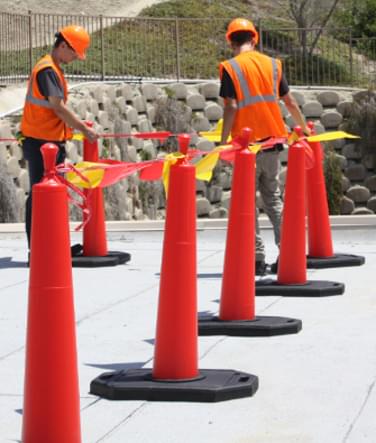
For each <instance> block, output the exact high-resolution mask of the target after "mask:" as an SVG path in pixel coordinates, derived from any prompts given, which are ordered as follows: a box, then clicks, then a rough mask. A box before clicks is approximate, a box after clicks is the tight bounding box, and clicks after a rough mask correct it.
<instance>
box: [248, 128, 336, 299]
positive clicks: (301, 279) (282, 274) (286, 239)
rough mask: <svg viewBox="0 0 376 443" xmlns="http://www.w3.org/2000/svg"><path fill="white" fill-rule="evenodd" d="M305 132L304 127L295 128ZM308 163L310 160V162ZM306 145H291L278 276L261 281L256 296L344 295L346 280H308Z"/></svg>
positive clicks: (297, 131) (258, 283)
mask: <svg viewBox="0 0 376 443" xmlns="http://www.w3.org/2000/svg"><path fill="white" fill-rule="evenodd" d="M295 132H296V133H297V134H298V135H302V130H301V128H299V127H297V128H295ZM308 164H309V166H312V165H311V162H308ZM305 169H306V144H305V143H304V142H300V141H298V142H295V143H294V144H293V145H292V146H290V148H289V154H288V163H287V177H286V187H285V201H284V207H283V215H282V226H281V245H280V253H279V262H278V278H277V281H273V280H268V279H267V280H259V281H258V282H257V283H256V295H285V296H290V297H294V296H295V297H323V296H328V295H341V294H343V292H344V290H345V286H344V284H343V283H337V282H330V281H322V280H314V281H312V280H307V263H306V231H305V214H306V200H305V196H306V189H305V188H306V184H305V176H306V172H305Z"/></svg>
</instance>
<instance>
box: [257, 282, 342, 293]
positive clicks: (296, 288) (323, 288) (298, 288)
mask: <svg viewBox="0 0 376 443" xmlns="http://www.w3.org/2000/svg"><path fill="white" fill-rule="evenodd" d="M344 292H345V285H344V284H343V283H338V282H333V281H324V280H307V282H306V283H305V284H296V285H283V284H279V283H277V280H272V279H269V278H268V279H263V280H257V281H256V295H279V296H283V297H327V296H330V295H341V294H343V293H344Z"/></svg>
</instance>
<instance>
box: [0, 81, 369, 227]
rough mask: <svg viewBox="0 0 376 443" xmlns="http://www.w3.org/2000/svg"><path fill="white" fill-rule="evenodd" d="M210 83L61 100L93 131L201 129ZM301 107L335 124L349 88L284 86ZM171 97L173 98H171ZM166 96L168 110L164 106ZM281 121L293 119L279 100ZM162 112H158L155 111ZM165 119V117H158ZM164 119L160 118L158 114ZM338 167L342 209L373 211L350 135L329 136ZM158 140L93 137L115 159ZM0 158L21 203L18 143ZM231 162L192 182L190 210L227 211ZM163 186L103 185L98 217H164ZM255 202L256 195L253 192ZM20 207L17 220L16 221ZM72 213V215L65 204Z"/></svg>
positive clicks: (214, 118) (201, 142)
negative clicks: (333, 139) (101, 211)
mask: <svg viewBox="0 0 376 443" xmlns="http://www.w3.org/2000/svg"><path fill="white" fill-rule="evenodd" d="M218 92H219V86H218V84H217V83H214V82H210V83H203V84H197V85H185V84H183V83H176V84H169V85H166V86H160V85H156V84H149V83H148V84H142V85H130V84H118V85H108V84H95V85H93V84H91V85H83V86H81V87H80V88H78V89H75V90H73V91H72V92H71V93H70V99H69V106H70V107H71V108H72V109H73V110H74V111H75V112H76V113H77V114H78V115H79V116H80V118H82V119H86V120H91V121H95V123H96V127H97V130H98V131H99V132H110V133H113V132H115V133H131V132H145V131H151V130H153V129H154V128H156V129H164V128H160V127H158V124H161V122H165V121H167V120H169V124H170V126H171V124H172V126H173V128H168V129H169V130H173V131H174V132H177V133H179V132H182V131H192V132H195V131H208V130H210V129H212V128H213V127H214V126H215V125H216V123H217V122H218V120H219V119H220V118H221V117H222V114H223V103H222V99H221V98H220V97H218ZM292 92H293V94H294V96H295V98H296V99H297V101H298V103H299V105H300V107H301V109H302V112H303V113H304V115H305V116H306V118H307V119H309V120H313V121H314V124H315V129H316V132H317V133H322V132H325V131H331V130H336V129H338V128H341V124H342V123H343V121H344V119H346V118H347V117H348V114H349V109H350V107H351V102H352V92H351V91H348V90H338V91H336V90H334V89H330V90H321V91H319V90H317V91H316V90H304V89H295V90H294V89H292ZM173 98H176V99H177V102H176V101H174V100H173ZM172 103H173V108H172V112H170V114H169V115H168V111H167V115H166V109H168V107H169V104H170V105H171V104H172ZM281 109H282V113H283V115H284V119H285V122H286V125H287V126H288V127H291V126H292V125H293V121H292V118H291V116H290V115H289V114H288V111H287V110H286V108H285V107H284V105H283V103H281ZM164 112H165V114H163V113H164ZM163 119H165V120H163ZM166 119H167V120H166ZM17 126H18V125H17V123H15V122H14V118H13V119H7V120H2V121H0V138H11V137H13V136H14V134H15V132H16V131H17V129H18V127H17ZM191 142H192V145H194V146H196V147H197V148H198V149H200V150H203V151H210V150H211V149H212V148H213V147H214V144H213V143H211V142H209V141H207V140H206V139H203V138H201V137H199V136H197V135H196V134H195V135H193V136H192V140H191ZM334 147H335V150H336V153H337V155H338V157H339V158H340V160H341V165H342V170H343V191H344V197H343V200H342V205H341V212H342V214H373V213H375V212H376V175H375V172H374V163H373V162H374V159H373V156H371V155H368V156H365V157H363V158H362V155H361V152H360V149H359V147H358V146H357V145H356V143H354V142H346V141H344V140H339V141H336V142H335V143H334ZM163 149H164V148H163V147H161V146H160V145H159V142H156V141H150V140H145V141H143V140H140V139H136V138H129V139H128V138H127V139H125V138H119V139H113V140H109V139H105V140H100V152H101V156H103V157H106V156H109V157H111V158H114V159H117V160H123V161H140V160H144V159H150V158H155V157H156V156H157V155H158V154H160V153H161V152H162V151H163ZM67 155H68V159H69V160H70V161H72V162H78V161H80V160H81V159H82V147H81V143H79V142H75V141H69V142H67ZM0 161H1V162H3V163H5V164H6V166H7V171H8V173H9V174H10V176H11V177H12V178H13V181H14V183H15V187H16V196H17V197H16V198H17V200H18V203H19V205H20V207H21V208H24V201H25V198H26V195H27V193H28V192H29V177H28V172H27V169H26V165H25V161H24V159H23V154H22V149H21V148H20V147H19V146H18V144H17V143H15V142H13V143H0ZM286 163H287V150H284V151H283V152H282V153H281V165H282V167H281V173H280V181H281V185H282V187H283V185H284V180H285V176H286ZM231 174H232V168H231V166H229V165H228V164H224V163H223V164H221V165H220V166H218V168H217V169H216V171H215V174H214V178H213V180H212V181H211V183H210V184H208V183H205V182H197V214H198V216H199V217H211V218H222V217H226V216H227V211H228V207H229V201H230V196H231ZM164 204H165V199H164V193H163V189H162V185H161V183H159V182H152V183H150V182H149V183H145V182H140V181H139V179H138V177H137V176H136V175H135V176H132V177H130V178H129V179H128V180H124V181H123V182H121V183H119V184H117V185H115V186H113V187H112V188H110V189H107V190H106V217H107V219H108V220H130V219H136V220H140V219H144V218H150V219H160V218H163V217H164ZM257 204H258V206H259V207H260V208H262V201H261V199H260V197H259V196H258V197H257ZM23 211H24V209H21V210H20V214H19V219H20V220H23V217H24V213H23ZM72 218H79V214H77V213H76V211H75V210H72Z"/></svg>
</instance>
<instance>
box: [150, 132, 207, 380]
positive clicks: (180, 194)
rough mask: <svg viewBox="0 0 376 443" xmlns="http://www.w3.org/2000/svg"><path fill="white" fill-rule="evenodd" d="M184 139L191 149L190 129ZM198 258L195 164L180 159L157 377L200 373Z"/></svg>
mask: <svg viewBox="0 0 376 443" xmlns="http://www.w3.org/2000/svg"><path fill="white" fill-rule="evenodd" d="M179 141H180V143H181V152H182V153H183V154H186V152H187V149H188V144H189V136H188V135H185V134H184V135H182V136H180V137H179ZM183 207H184V212H183V213H182V209H183ZM196 261H197V259H196V180H195V168H194V166H192V165H190V164H189V163H187V162H185V161H184V160H179V161H178V162H177V163H176V164H175V165H173V166H172V167H171V170H170V180H169V191H168V197H167V211H166V222H165V237H164V243H163V258H162V267H161V280H160V288H159V306H158V319H157V333H156V341H155V351H154V367H153V378H154V379H172V380H179V379H194V378H196V377H197V376H198V375H199V373H198V366H197V361H198V356H197V352H198V351H197V280H196V278H197V277H196V276H197V270H196Z"/></svg>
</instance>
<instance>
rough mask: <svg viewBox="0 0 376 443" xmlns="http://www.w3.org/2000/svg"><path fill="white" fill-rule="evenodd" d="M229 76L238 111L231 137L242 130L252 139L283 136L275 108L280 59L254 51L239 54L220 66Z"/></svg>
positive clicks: (280, 69)
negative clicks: (249, 133)
mask: <svg viewBox="0 0 376 443" xmlns="http://www.w3.org/2000/svg"><path fill="white" fill-rule="evenodd" d="M219 69H220V77H221V78H222V75H223V69H226V71H227V73H228V74H229V75H230V77H231V79H232V82H233V84H234V87H235V92H236V100H237V105H238V109H237V112H236V115H235V120H234V123H233V125H232V129H231V136H232V137H233V138H234V137H236V136H238V135H240V134H241V132H242V129H243V128H245V127H249V128H251V129H252V140H253V141H255V140H263V139H265V138H268V137H273V136H274V137H283V136H286V135H287V131H286V128H285V124H284V121H283V118H282V114H281V111H280V108H279V104H278V99H279V83H280V81H281V76H282V65H281V62H280V60H277V59H274V58H271V57H268V56H267V55H264V54H261V53H260V52H257V51H247V52H243V53H241V54H239V55H237V56H236V57H234V58H232V59H230V60H227V61H224V62H222V63H221V64H220V68H219Z"/></svg>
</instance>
